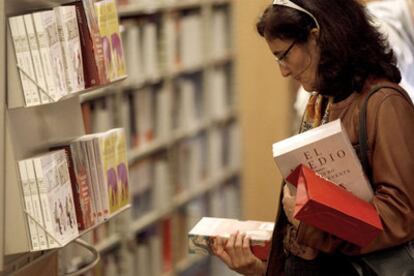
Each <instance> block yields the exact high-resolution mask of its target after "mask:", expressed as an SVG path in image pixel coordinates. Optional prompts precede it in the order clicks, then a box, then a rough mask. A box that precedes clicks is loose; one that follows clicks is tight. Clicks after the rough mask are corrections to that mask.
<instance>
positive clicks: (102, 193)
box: [85, 138, 109, 219]
mask: <svg viewBox="0 0 414 276" xmlns="http://www.w3.org/2000/svg"><path fill="white" fill-rule="evenodd" d="M95 139H97V138H93V139H90V140H87V141H85V143H86V147H87V151H88V160H89V165H90V169H91V175H92V182H93V184H94V185H95V187H97V190H98V193H99V197H98V199H99V201H100V203H101V206H102V217H103V219H107V218H108V217H109V202H108V200H107V199H108V196H107V189H106V185H105V182H104V181H101V180H102V177H101V175H100V174H99V170H98V164H97V163H98V162H97V159H96V153H95V150H94V140H95Z"/></svg>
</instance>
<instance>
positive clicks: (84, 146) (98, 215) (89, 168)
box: [80, 141, 103, 223]
mask: <svg viewBox="0 0 414 276" xmlns="http://www.w3.org/2000/svg"><path fill="white" fill-rule="evenodd" d="M80 144H81V147H82V152H83V153H84V155H85V164H86V174H87V176H88V181H89V183H90V187H91V190H92V194H93V202H94V205H95V211H96V222H98V223H99V222H102V221H103V212H102V203H101V198H100V190H99V187H98V185H96V181H95V180H94V178H93V172H92V170H93V169H94V168H93V167H92V166H91V163H90V161H89V154H88V147H87V144H86V141H80Z"/></svg>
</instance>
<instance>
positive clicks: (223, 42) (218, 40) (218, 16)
mask: <svg viewBox="0 0 414 276" xmlns="http://www.w3.org/2000/svg"><path fill="white" fill-rule="evenodd" d="M211 23H212V27H211V29H210V30H211V32H210V35H211V40H210V41H211V45H210V47H211V54H212V57H213V58H220V57H223V56H225V55H226V53H227V37H228V30H227V27H228V23H227V15H226V10H224V9H219V10H215V11H214V12H213V14H212V22H211Z"/></svg>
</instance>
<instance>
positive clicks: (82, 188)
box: [51, 145, 95, 230]
mask: <svg viewBox="0 0 414 276" xmlns="http://www.w3.org/2000/svg"><path fill="white" fill-rule="evenodd" d="M57 149H63V150H64V151H65V154H66V160H67V164H68V170H69V177H70V182H71V185H72V194H73V202H74V205H75V212H76V220H77V222H78V229H79V230H84V229H88V228H89V227H91V226H93V225H94V224H95V221H94V218H93V214H92V206H91V197H90V191H89V187H88V183H87V179H86V175H85V173H84V172H83V171H82V170H83V169H82V167H81V166H80V164H79V163H80V161H79V160H78V159H79V157H78V156H77V154H78V153H76V152H73V149H74V148H72V147H71V146H70V145H62V146H56V147H52V148H51V150H57ZM75 149H76V148H75ZM74 159H76V160H75V163H76V164H77V166H78V168H75V165H74Z"/></svg>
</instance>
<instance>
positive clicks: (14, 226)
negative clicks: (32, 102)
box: [0, 0, 129, 275]
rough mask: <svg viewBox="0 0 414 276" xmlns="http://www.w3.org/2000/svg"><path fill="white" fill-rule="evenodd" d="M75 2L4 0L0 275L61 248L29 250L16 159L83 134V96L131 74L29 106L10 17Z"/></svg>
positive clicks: (0, 50) (1, 11)
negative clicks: (13, 41)
mask: <svg viewBox="0 0 414 276" xmlns="http://www.w3.org/2000/svg"><path fill="white" fill-rule="evenodd" d="M71 2H73V1H65V0H54V1H34V0H18V1H15V0H6V1H0V18H1V19H2V22H3V24H2V26H3V27H2V28H1V31H0V33H1V36H2V38H3V41H4V42H3V43H2V44H1V46H0V59H1V61H2V64H3V66H2V68H1V71H0V73H1V80H2V82H1V83H2V86H1V88H0V93H1V100H0V114H1V115H0V120H1V123H0V129H1V132H0V133H1V138H0V144H1V146H0V147H1V152H2V154H1V157H0V168H1V169H0V170H1V173H2V178H1V180H0V196H1V199H2V202H3V204H1V207H0V212H1V215H0V220H1V221H0V225H1V228H0V229H1V230H0V235H1V241H0V254H1V255H0V275H9V274H10V273H13V272H16V271H19V270H21V269H22V268H23V267H26V268H27V267H29V266H30V265H31V264H34V263H37V262H39V260H40V259H46V258H47V257H48V256H51V255H55V254H56V252H57V251H59V249H60V248H59V249H51V250H47V251H38V252H30V251H31V246H30V234H29V230H28V225H27V221H26V217H25V216H26V214H25V210H24V207H23V206H24V203H23V193H22V190H21V189H22V188H21V185H20V184H19V181H20V180H19V178H20V177H19V173H18V169H17V161H18V160H22V159H25V158H30V157H32V156H34V155H36V154H38V153H41V152H45V150H46V149H47V148H48V147H49V146H51V145H54V144H55V143H58V142H63V141H64V140H66V139H68V138H73V137H78V136H82V135H84V134H85V131H84V123H83V116H82V110H81V102H80V96H81V95H82V94H85V95H86V94H88V93H93V91H94V90H97V89H98V90H101V91H105V92H102V93H107V92H108V91H109V90H108V89H106V88H108V87H109V86H111V85H113V86H116V85H117V84H118V83H120V82H121V81H122V80H123V79H125V78H126V76H125V77H121V78H118V79H115V80H113V81H112V82H109V83H107V84H105V85H100V86H95V87H91V88H88V89H84V90H81V91H77V92H76V93H71V94H70V95H68V96H65V97H63V98H62V99H60V100H59V101H57V102H53V103H48V104H43V105H38V106H31V107H25V101H24V98H23V90H22V85H21V81H20V79H19V74H18V68H17V62H16V58H15V53H14V50H13V49H14V47H13V45H12V39H11V35H10V31H9V28H8V20H7V19H8V17H9V16H14V15H21V14H25V13H31V12H35V11H40V10H47V9H51V8H53V7H56V6H60V5H63V4H67V3H71ZM6 49H7V58H6ZM96 93H97V92H96ZM3 208H4V209H3ZM128 208H129V205H126V206H124V207H123V208H121V209H120V210H118V211H117V212H114V213H113V214H111V216H109V217H108V218H106V219H105V222H106V221H110V220H112V219H115V218H116V217H117V216H119V214H120V213H123V212H125V210H127V209H128ZM100 224H105V223H104V222H102V223H99V224H96V225H94V226H93V228H99V227H100ZM89 231H93V229H92V228H88V229H86V230H84V231H81V232H80V234H79V236H78V237H80V236H83V235H85V234H87V232H89ZM78 237H76V238H78ZM73 240H75V239H73ZM56 273H57V272H56Z"/></svg>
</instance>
